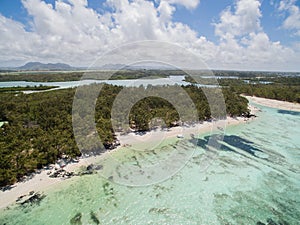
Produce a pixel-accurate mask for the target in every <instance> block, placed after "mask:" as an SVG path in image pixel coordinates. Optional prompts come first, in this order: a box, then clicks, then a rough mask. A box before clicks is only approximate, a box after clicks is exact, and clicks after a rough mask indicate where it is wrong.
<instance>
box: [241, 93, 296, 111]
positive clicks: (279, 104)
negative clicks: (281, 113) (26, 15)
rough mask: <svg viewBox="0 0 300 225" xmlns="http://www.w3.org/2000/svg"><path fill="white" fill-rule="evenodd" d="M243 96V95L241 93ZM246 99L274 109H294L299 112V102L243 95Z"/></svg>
mask: <svg viewBox="0 0 300 225" xmlns="http://www.w3.org/2000/svg"><path fill="white" fill-rule="evenodd" d="M243 96H244V95H243ZM244 97H245V98H247V99H248V100H251V101H252V102H254V103H256V104H259V105H263V106H267V107H271V108H276V109H282V110H290V111H296V112H300V104H299V103H292V102H285V101H278V100H274V99H267V98H260V97H255V96H253V97H252V96H244Z"/></svg>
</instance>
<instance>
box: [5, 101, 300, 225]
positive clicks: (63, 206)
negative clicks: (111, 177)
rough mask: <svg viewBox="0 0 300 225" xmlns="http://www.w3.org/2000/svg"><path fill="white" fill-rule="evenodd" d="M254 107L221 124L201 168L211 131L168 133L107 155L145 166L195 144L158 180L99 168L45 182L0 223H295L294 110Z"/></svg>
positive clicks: (297, 141) (299, 212)
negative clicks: (142, 146)
mask: <svg viewBox="0 0 300 225" xmlns="http://www.w3.org/2000/svg"><path fill="white" fill-rule="evenodd" d="M261 108H262V110H263V111H262V112H261V113H259V117H258V118H257V119H256V120H255V121H253V122H251V123H247V124H242V125H237V126H232V127H229V128H227V129H226V132H225V135H224V138H223V140H222V141H220V144H221V149H220V150H212V151H214V152H215V153H216V154H215V157H213V160H211V161H210V166H209V167H208V169H207V170H205V171H203V170H202V166H201V163H202V159H203V158H202V157H203V156H204V155H205V154H207V153H206V151H207V150H205V149H203V147H206V145H207V140H208V136H209V135H211V134H203V135H201V136H199V137H198V138H197V140H193V141H188V140H183V141H180V142H178V140H176V139H170V140H168V141H167V142H165V143H162V144H161V145H159V146H158V147H157V149H156V150H155V151H154V153H153V152H152V153H153V154H152V153H149V152H129V151H126V149H124V151H121V150H120V151H118V152H117V153H115V155H114V158H115V159H117V160H119V161H120V162H121V163H124V164H126V163H129V164H130V163H131V164H136V163H137V162H138V163H143V162H147V163H149V164H150V165H151V164H153V162H155V160H159V159H161V158H163V157H168V155H169V153H170V152H172V151H173V150H174V148H184V147H188V148H195V152H194V155H193V157H192V158H191V159H190V161H189V162H188V163H187V164H186V166H185V167H184V168H183V169H181V170H180V171H179V172H178V173H176V174H175V175H174V176H172V177H170V179H167V180H165V181H163V182H160V183H156V184H154V185H149V186H143V187H128V186H124V185H120V184H116V183H115V182H112V181H108V180H106V179H104V178H101V176H100V175H99V174H93V175H85V176H82V177H74V178H72V179H70V180H67V181H65V182H63V183H62V184H59V185H58V186H55V188H50V190H49V191H47V192H45V194H46V197H45V198H44V199H42V200H41V202H40V203H39V204H32V205H24V206H11V207H10V209H6V210H2V211H1V215H0V224H39V225H40V224H70V223H71V224H256V223H257V222H258V221H261V222H263V223H266V224H267V220H268V219H269V220H270V219H272V220H273V221H275V222H276V223H277V224H279V222H281V223H282V224H284V222H286V224H299V223H298V222H299V221H300V179H299V178H300V148H299V146H300V138H299V136H300V130H299V126H300V115H299V114H297V113H289V112H282V111H280V110H277V109H271V108H266V107H261ZM133 156H135V157H133ZM106 166H107V165H105V163H104V168H105V167H106ZM76 215H77V216H76Z"/></svg>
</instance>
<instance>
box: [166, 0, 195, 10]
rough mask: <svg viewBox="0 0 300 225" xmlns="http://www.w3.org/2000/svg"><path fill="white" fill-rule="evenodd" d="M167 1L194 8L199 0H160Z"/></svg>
mask: <svg viewBox="0 0 300 225" xmlns="http://www.w3.org/2000/svg"><path fill="white" fill-rule="evenodd" d="M163 1H165V2H168V3H170V4H178V5H182V6H184V7H186V8H187V9H195V8H197V6H198V5H199V4H200V0H162V2H163Z"/></svg>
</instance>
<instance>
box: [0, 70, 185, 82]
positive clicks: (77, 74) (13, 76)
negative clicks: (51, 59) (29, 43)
mask: <svg viewBox="0 0 300 225" xmlns="http://www.w3.org/2000/svg"><path fill="white" fill-rule="evenodd" d="M112 74H113V75H112ZM180 74H183V72H182V71H179V70H178V71H172V70H162V71H157V70H135V71H132V70H119V71H86V72H84V71H74V72H71V71H69V72H30V71H27V72H19V73H18V72H11V73H2V74H0V81H31V82H61V81H78V80H81V79H82V77H83V76H84V79H98V80H106V79H107V76H111V75H112V77H111V78H110V79H112V80H124V79H140V78H158V77H160V78H164V77H167V76H169V75H180Z"/></svg>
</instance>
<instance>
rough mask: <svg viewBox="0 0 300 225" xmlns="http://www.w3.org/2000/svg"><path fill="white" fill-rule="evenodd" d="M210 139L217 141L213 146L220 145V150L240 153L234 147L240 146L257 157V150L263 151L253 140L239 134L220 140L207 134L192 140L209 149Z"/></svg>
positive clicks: (226, 136)
mask: <svg viewBox="0 0 300 225" xmlns="http://www.w3.org/2000/svg"><path fill="white" fill-rule="evenodd" d="M210 140H214V141H216V142H217V144H218V145H215V144H212V145H211V146H219V150H220V151H230V152H234V153H237V154H240V153H239V152H237V151H236V150H235V149H234V148H238V149H240V150H242V151H244V152H246V153H248V154H250V155H252V156H255V157H257V155H255V152H263V151H262V150H260V149H258V148H256V147H255V146H254V143H253V142H251V141H249V140H247V139H245V138H241V137H239V136H237V135H225V136H224V138H223V141H221V140H218V139H217V138H216V139H214V138H213V135H212V136H205V137H204V138H202V139H201V138H198V139H193V140H192V142H193V143H196V145H197V146H200V147H201V148H204V149H207V147H208V146H209V144H210V143H209V141H210ZM225 144H226V145H225Z"/></svg>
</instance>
